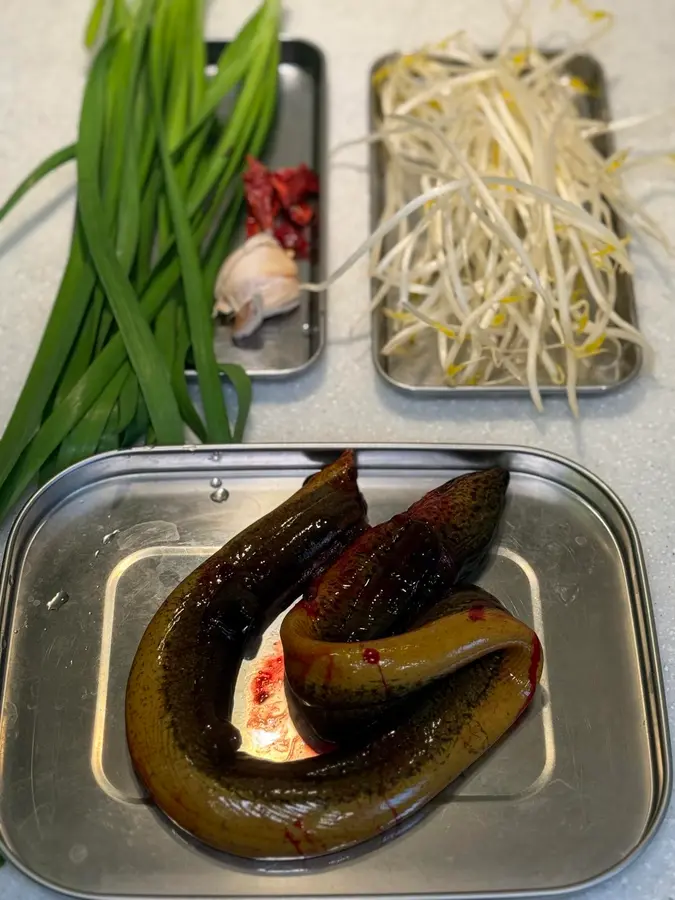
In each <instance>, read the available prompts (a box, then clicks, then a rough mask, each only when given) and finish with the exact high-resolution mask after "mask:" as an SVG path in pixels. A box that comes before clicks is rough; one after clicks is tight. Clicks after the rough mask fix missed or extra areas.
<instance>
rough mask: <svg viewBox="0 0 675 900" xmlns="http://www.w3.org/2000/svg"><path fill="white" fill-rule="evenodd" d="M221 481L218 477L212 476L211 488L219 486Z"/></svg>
mask: <svg viewBox="0 0 675 900" xmlns="http://www.w3.org/2000/svg"><path fill="white" fill-rule="evenodd" d="M222 483H223V482H222V481H221V480H220V478H212V479H211V487H212V488H219V487H220V486H221V485H222Z"/></svg>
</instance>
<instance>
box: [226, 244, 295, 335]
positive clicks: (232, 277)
mask: <svg viewBox="0 0 675 900" xmlns="http://www.w3.org/2000/svg"><path fill="white" fill-rule="evenodd" d="M214 295H215V301H216V302H215V306H214V315H216V314H218V313H224V314H226V315H231V314H234V317H235V319H234V327H233V332H232V333H233V337H235V338H243V337H248V336H249V335H251V334H253V332H254V331H256V330H257V329H258V328H259V327H260V325H261V324H262V323H263V321H264V320H265V319H269V318H271V317H272V316H278V315H281V314H282V313H286V312H291V310H294V309H296V308H297V307H298V305H299V303H300V279H299V275H298V267H297V265H296V263H295V261H294V260H293V259H292V258H291V257H290V256H289V255H288V253H287V252H286V250H284V248H283V247H282V246H281V244H280V243H279V242H278V241H277V240H276V239H275V238H273V237H272V235H270V234H266V233H261V234H256V235H254V236H253V237H251V238H249V239H248V240H247V241H246V243H245V244H244V245H243V246H242V247H239V248H238V249H237V250H235V251H234V252H233V253H231V254H230V255H229V256H228V257H227V259H226V260H225V262H224V263H223V265H222V266H221V268H220V272H219V273H218V278H217V279H216V285H215V289H214Z"/></svg>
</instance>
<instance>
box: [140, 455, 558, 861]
mask: <svg viewBox="0 0 675 900" xmlns="http://www.w3.org/2000/svg"><path fill="white" fill-rule="evenodd" d="M353 466H354V463H353V457H352V456H351V455H349V454H348V455H347V456H346V457H343V458H342V459H341V460H339V461H338V463H336V464H334V465H333V466H332V467H330V466H329V467H328V468H327V469H325V470H324V471H323V472H321V473H318V474H317V475H315V476H313V478H311V479H310V480H309V481H308V482H307V484H306V485H305V486H304V487H303V488H302V489H301V490H300V491H299V492H297V493H296V494H294V495H293V497H291V498H290V499H289V500H288V501H286V502H285V503H284V504H282V505H281V506H280V507H279V508H278V509H277V510H275V511H273V512H272V513H270V514H268V516H265V517H263V518H262V519H261V520H259V521H258V522H257V523H255V524H254V525H253V526H251V528H249V529H246V530H245V531H244V532H242V533H241V534H240V535H238V536H237V537H236V538H234V539H233V540H232V541H230V542H229V543H228V544H226V545H225V546H224V547H223V548H222V549H221V550H219V551H218V552H217V553H216V554H215V555H214V556H213V557H211V558H210V559H209V560H207V561H206V562H205V563H203V564H202V565H201V566H200V567H199V568H198V569H197V570H196V571H195V572H194V573H192V574H191V575H189V576H188V577H187V578H186V579H185V581H184V582H182V584H181V585H179V586H178V587H177V588H176V589H175V590H174V591H173V592H172V593H171V594H170V595H169V597H168V598H167V600H166V601H165V602H164V604H163V605H162V606H161V607H160V609H159V610H158V612H157V613H156V614H155V616H154V618H153V619H152V621H151V623H150V625H149V626H148V628H147V630H146V632H145V634H144V635H143V638H142V640H141V643H140V645H139V648H138V651H137V653H136V657H135V659H134V663H133V666H132V670H131V674H130V677H129V682H128V687H127V696H126V726H127V739H128V745H129V750H130V754H131V758H132V761H133V764H134V767H135V769H136V772H137V774H138V775H139V777H140V779H141V781H142V782H143V783H144V784H145V786H146V787H147V789H148V791H149V793H150V795H151V797H152V798H153V799H154V801H155V802H156V804H157V805H158V807H159V808H160V809H161V810H162V811H163V812H164V813H165V814H166V815H167V816H168V817H169V819H171V820H172V821H173V822H174V823H175V824H176V825H178V826H179V827H180V828H182V829H184V830H185V831H187V832H189V833H190V834H192V835H193V836H194V837H196V838H197V839H198V840H200V841H202V842H203V843H205V844H207V845H209V846H211V847H213V848H215V849H217V850H221V851H225V852H229V853H232V854H235V855H238V856H243V857H249V858H283V857H289V856H290V857H293V856H296V857H297V856H300V857H308V856H318V855H322V854H325V853H330V852H333V851H337V850H342V849H345V848H347V847H350V846H352V845H354V844H357V843H360V842H361V841H364V840H367V839H368V838H370V837H373V836H375V835H378V834H380V833H381V832H383V831H386V830H387V829H389V828H391V827H392V826H393V825H395V824H397V823H398V822H400V821H401V820H402V819H403V818H405V817H407V816H410V815H411V814H413V813H414V812H416V811H417V810H419V809H420V808H421V807H422V806H424V805H425V804H426V803H427V802H428V801H429V800H430V799H431V798H432V797H433V796H435V795H436V794H437V793H438V792H439V791H441V790H442V789H443V788H445V787H446V786H447V785H448V784H449V783H450V782H451V781H452V780H453V779H454V778H455V777H456V776H457V775H458V774H460V773H461V772H462V771H463V770H464V769H465V768H466V767H467V766H468V765H470V764H471V763H472V762H473V761H474V760H475V759H476V758H477V757H478V756H480V755H481V754H482V753H483V752H485V750H486V749H488V747H490V746H491V745H492V744H493V743H494V742H495V741H496V740H498V739H499V738H500V737H501V736H502V734H504V732H505V731H506V730H507V729H508V728H509V727H510V726H511V725H512V724H513V722H515V721H516V719H517V718H518V717H519V715H520V714H521V713H522V712H523V711H524V710H525V709H526V707H527V706H528V704H529V703H530V701H531V699H532V696H533V694H534V691H535V687H536V684H537V681H538V679H539V676H540V673H541V665H542V662H541V648H540V645H539V642H538V640H537V637H536V635H535V634H534V633H533V632H532V631H531V630H530V629H529V628H528V627H527V626H526V625H524V624H523V623H521V622H519V621H518V620H516V619H515V618H514V617H512V616H511V615H509V613H507V612H506V611H505V610H503V609H502V608H501V607H500V606H499V604H498V603H497V601H495V600H493V598H490V597H488V596H487V595H484V594H483V593H481V592H479V591H478V589H475V588H472V589H468V590H469V593H468V594H467V592H466V591H465V592H461V591H460V592H458V593H455V594H452V593H450V595H449V596H448V595H447V589H448V585H450V584H451V583H452V582H453V580H454V579H456V578H457V577H459V575H460V573H461V572H462V571H463V569H464V567H465V565H470V564H472V563H475V561H476V560H478V559H480V557H481V556H482V555H483V554H484V552H485V548H486V534H487V543H489V540H490V539H491V538H492V532H493V531H494V526H495V524H496V520H497V519H498V516H499V513H500V511H501V502H503V491H504V490H505V486H506V477H505V475H504V474H501V475H499V477H497V476H496V475H495V473H498V472H501V470H492V474H489V473H482V474H481V473H476V474H475V476H474V478H473V480H472V481H471V484H470V489H469V490H468V491H465V493H464V497H465V501H466V502H465V503H464V505H463V506H461V507H460V508H458V509H455V510H451V511H452V512H453V515H452V516H450V518H451V519H452V521H451V522H450V521H449V519H448V515H447V514H448V505H447V502H446V501H447V500H448V497H451V496H452V491H451V488H450V487H448V486H443V488H441V489H438V490H437V491H435V492H431V493H430V495H427V498H426V502H425V500H424V499H423V501H420V502H419V503H418V504H414V505H413V507H411V509H410V510H408V511H407V513H404V514H402V515H401V516H399V517H395V521H393V520H392V521H393V524H391V525H390V526H389V527H388V528H380V529H379V531H378V532H376V535H377V534H379V536H380V537H381V538H382V541H380V540H379V539H376V538H375V537H373V533H372V531H369V530H366V522H365V503H364V501H363V500H362V498H361V496H360V494H359V492H358V489H357V488H356V485H355V478H354V472H353ZM481 479H483V482H485V480H486V479H492V480H493V481H500V480H501V484H502V490H501V494H500V492H499V491H497V496H498V498H499V502H498V503H497V506H496V510H495V509H493V515H492V518H491V519H490V517H487V519H486V521H488V520H489V521H491V522H492V526H491V528H487V529H486V528H484V529H483V532H482V538H480V539H479V537H477V536H476V531H475V519H476V518H480V516H477V517H473V516H472V513H473V512H478V513H480V511H481V509H482V507H481V503H482V500H481V498H482V497H483V494H482V493H481V491H480V489H479V488H480V484H481ZM465 487H466V485H465ZM455 493H457V488H455ZM472 522H473V523H474V524H473V526H472ZM479 530H480V529H479ZM469 535H471V536H470V537H469ZM385 538H388V539H389V541H390V545H389V547H388V550H387V552H380V553H378V552H377V550H378V547H380V546H381V544H382V542H384V543H385V544H386V540H385ZM406 540H408V541H410V542H411V543H410V546H409V551H410V552H409V554H408V555H407V556H406V557H402V556H401V548H402V546H403V545H402V544H400V543H399V541H404V542H405V541H406ZM345 547H348V549H347V550H346V551H345V552H344V554H343V555H342V556H340V554H341V553H342V552H343V551H344V550H345ZM354 547H356V549H357V551H359V548H360V549H361V550H362V549H363V548H364V547H368V549H369V552H367V553H365V554H361V553H360V552H355V550H354ZM417 547H420V548H421V547H423V548H424V553H426V554H427V557H426V559H427V562H428V573H429V574H428V575H425V566H420V565H415V564H413V565H412V566H411V567H410V568H409V569H407V567H406V566H403V567H401V568H400V578H399V579H398V587H399V588H401V589H402V590H403V593H404V594H407V600H400V598H399V597H398V593H397V590H396V584H394V583H393V582H392V580H391V577H390V573H389V572H388V565H389V564H390V563H392V564H393V562H394V561H395V560H399V559H402V558H403V559H405V561H407V562H408V563H412V562H413V561H414V560H415V557H416V553H415V548H417ZM453 548H454V549H453ZM420 553H421V554H422V555H423V553H422V550H420ZM356 556H358V557H359V560H357V561H355V558H356ZM361 557H363V558H362V559H361ZM368 559H370V560H371V562H370V564H369V563H368ZM336 560H339V562H337V563H336ZM331 564H335V565H338V570H339V566H340V565H342V566H343V571H347V570H349V571H351V572H352V573H354V578H353V580H352V588H351V589H346V590H345V591H344V594H343V595H342V594H341V595H340V596H339V597H337V596H336V598H335V599H336V608H339V609H340V610H341V612H340V614H339V615H335V616H333V617H332V621H331V622H330V627H328V625H327V627H326V629H325V630H321V629H318V630H317V622H318V619H317V617H315V616H314V615H313V608H312V603H316V598H317V597H318V596H319V595H321V597H323V596H324V594H325V595H326V596H328V595H330V593H331V592H330V589H329V585H330V583H331V578H332V577H333V576H334V575H335V571H336V570H335V565H331ZM373 564H376V565H377V568H378V572H379V574H378V577H377V578H376V579H369V578H368V577H367V576H368V572H369V571H370V572H371V574H372V567H373ZM369 565H370V569H369ZM406 571H409V572H410V573H411V575H410V577H406V575H405V572H406ZM322 573H323V574H324V575H325V576H326V577H325V578H322V577H321V575H322ZM359 573H360V574H359ZM364 575H365V576H366V577H364ZM317 577H318V579H319V580H318V581H315V578H317ZM312 581H314V584H315V587H314V588H312V589H311V590H310V591H309V592H308V594H307V595H306V598H305V601H301V605H300V609H299V610H298V611H297V612H291V614H290V615H289V616H287V617H286V619H285V621H284V623H283V639H284V641H285V650H286V652H287V654H288V655H287V660H286V661H287V672H288V677H289V679H290V680H291V682H292V684H293V688H294V690H295V691H296V692H297V693H298V694H299V695H300V696H302V697H303V698H304V699H305V700H307V701H308V702H314V701H315V700H316V699H319V701H320V702H321V703H324V702H327V703H329V704H330V703H335V704H336V706H337V707H340V706H344V705H345V703H346V704H347V705H349V704H354V705H355V706H356V707H359V706H362V707H363V708H373V707H374V706H377V703H378V701H379V700H381V699H383V698H385V697H388V696H389V692H390V691H392V692H393V693H394V694H395V696H396V698H397V699H400V700H401V702H405V700H406V697H408V698H409V701H410V704H409V706H408V708H407V714H406V716H405V718H402V719H400V720H399V721H396V722H395V723H394V724H392V725H390V726H389V725H388V726H387V727H384V728H383V729H381V730H380V732H379V733H377V734H375V735H374V736H372V735H369V739H368V740H367V741H364V742H362V743H361V744H358V743H356V744H354V745H350V746H345V747H344V748H338V749H337V750H335V751H333V752H330V753H327V754H325V755H323V756H319V757H314V758H310V759H303V760H297V761H293V762H287V763H271V762H269V761H265V760H259V759H254V758H252V757H250V756H247V755H245V754H243V753H240V752H238V750H237V748H238V733H237V732H236V730H235V729H234V728H233V727H232V725H231V723H230V713H231V703H232V696H233V691H234V684H235V681H236V675H237V671H238V668H239V664H240V662H241V658H242V655H243V652H244V646H245V641H246V640H247V639H248V638H249V637H250V636H252V635H253V634H254V633H255V629H256V628H257V627H259V626H260V623H261V621H263V619H264V618H265V616H266V615H267V613H268V611H269V608H270V606H271V605H273V604H275V603H278V602H281V601H282V600H283V599H286V600H287V601H288V600H290V599H293V598H294V597H297V596H298V594H299V593H300V591H301V590H302V589H303V587H307V586H308V585H309V584H310V583H311V582H312ZM346 583H347V582H346ZM372 583H374V584H375V590H374V593H373V592H371V588H370V587H369V585H370V584H372ZM378 584H379V588H378V587H377V585H378ZM322 585H323V586H324V587H323V588H322V587H321V586H322ZM317 586H318V587H317ZM355 591H356V593H359V594H360V600H359V606H360V607H361V613H358V612H356V611H355V610H353V609H351V610H350V607H349V602H350V598H351V599H353V596H354V592H355ZM338 593H339V592H338ZM420 595H422V596H423V599H422V601H420ZM439 596H440V599H439ZM387 597H389V600H390V602H391V604H392V609H394V612H393V613H392V614H391V615H389V616H387V615H386V614H385V612H384V611H386V608H387V602H386V601H387ZM322 602H323V600H322ZM368 603H371V604H372V608H371V610H370V612H369V611H368V610H367V609H364V604H365V606H367V605H368ZM326 605H328V600H326ZM378 608H379V611H380V612H381V613H382V616H383V618H382V620H381V621H380V622H377V621H376V619H378V618H379V616H374V615H373V609H378ZM296 609H297V606H296ZM410 616H412V620H410ZM329 618H330V617H329V616H328V615H327V617H326V619H327V623H328V619H329ZM338 620H341V621H342V625H340V621H338ZM368 623H369V624H368ZM402 628H403V629H404V630H401V629H402ZM383 631H384V632H386V633H387V634H388V635H389V636H388V637H377V635H378V634H380V633H382V632H383ZM345 634H348V635H349V636H350V638H351V639H350V640H343V639H342V637H341V635H342V636H344V635H345ZM359 637H363V638H364V640H359V639H358V638H359ZM355 638H356V639H355ZM329 659H330V660H332V661H333V662H332V664H331V663H328V662H327V660H329ZM309 662H311V664H308V663H309ZM331 665H332V666H333V668H332V671H331V674H330V677H329V676H328V675H327V672H328V670H329V668H330V666H331ZM397 666H400V670H396V669H397ZM383 674H384V681H383V679H382V677H381V676H382V675H383ZM450 675H451V677H447V676H450ZM385 681H386V685H385V683H384V682H385ZM406 686H407V687H408V688H409V690H406ZM326 687H328V688H329V690H328V691H326V690H325V688H326Z"/></svg>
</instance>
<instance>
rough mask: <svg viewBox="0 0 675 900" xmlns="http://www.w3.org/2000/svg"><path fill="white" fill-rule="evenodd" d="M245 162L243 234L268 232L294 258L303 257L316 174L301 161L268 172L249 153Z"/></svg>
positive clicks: (312, 218) (306, 253) (307, 246)
mask: <svg viewBox="0 0 675 900" xmlns="http://www.w3.org/2000/svg"><path fill="white" fill-rule="evenodd" d="M247 164H248V168H247V170H246V172H244V193H245V196H246V205H247V212H248V215H247V218H246V234H247V236H248V237H252V236H253V235H254V234H258V233H259V232H260V231H268V232H271V233H272V234H273V235H274V236H275V238H276V239H277V240H278V241H279V243H280V244H281V245H282V246H283V247H285V248H286V249H287V250H292V251H293V252H294V253H295V255H296V257H298V258H299V259H307V258H308V257H309V254H310V249H311V248H310V236H309V230H310V226H311V225H312V224H313V223H314V221H315V218H316V216H315V210H314V208H313V206H312V205H311V203H310V202H309V200H310V198H314V197H316V195H317V194H318V193H319V179H318V178H317V176H316V173H314V172H313V171H312V170H311V169H310V168H309V167H308V166H306V165H305V164H304V163H301V164H300V165H299V166H296V167H295V168H284V169H278V170H277V171H276V172H271V171H270V170H269V169H268V168H267V167H266V166H265V165H263V163H261V162H260V161H259V160H257V159H254V158H253V157H252V156H249V157H248V158H247Z"/></svg>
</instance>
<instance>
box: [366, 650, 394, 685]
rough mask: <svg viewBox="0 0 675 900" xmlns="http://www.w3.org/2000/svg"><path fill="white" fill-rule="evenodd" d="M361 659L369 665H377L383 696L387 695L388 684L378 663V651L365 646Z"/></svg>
mask: <svg viewBox="0 0 675 900" xmlns="http://www.w3.org/2000/svg"><path fill="white" fill-rule="evenodd" d="M363 659H364V661H365V662H367V663H369V664H370V665H371V666H377V668H378V670H379V672H380V678H381V679H382V687H383V688H384V695H385V697H388V696H389V685H388V684H387V681H386V679H385V677H384V672H383V671H382V666H381V665H380V653H379V651H378V650H376V649H375V648H374V647H366V649H365V650H364V651H363Z"/></svg>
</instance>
